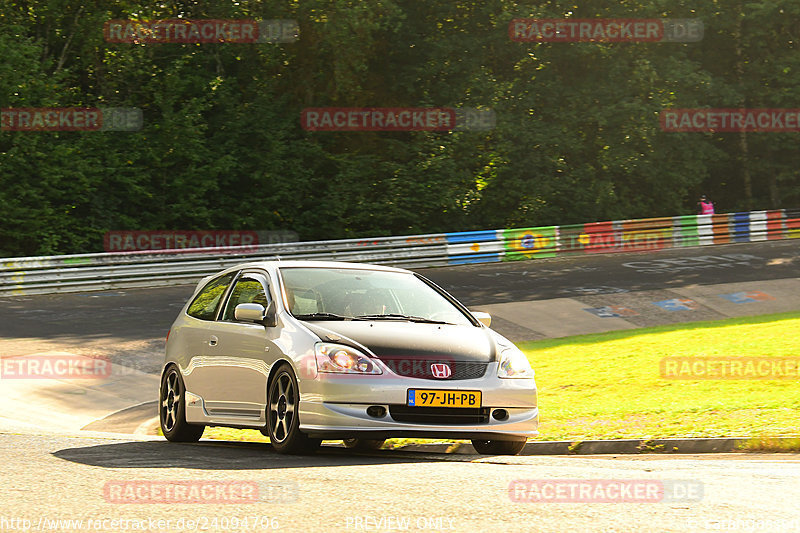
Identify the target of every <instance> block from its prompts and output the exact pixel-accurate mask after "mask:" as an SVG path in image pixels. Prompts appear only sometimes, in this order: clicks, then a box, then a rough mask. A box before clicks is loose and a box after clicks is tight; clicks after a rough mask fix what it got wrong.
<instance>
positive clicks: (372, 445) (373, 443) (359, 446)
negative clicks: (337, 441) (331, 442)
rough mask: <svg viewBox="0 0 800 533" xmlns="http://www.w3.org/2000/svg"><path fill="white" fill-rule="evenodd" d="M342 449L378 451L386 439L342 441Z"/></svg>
mask: <svg viewBox="0 0 800 533" xmlns="http://www.w3.org/2000/svg"><path fill="white" fill-rule="evenodd" d="M342 442H344V447H345V448H349V449H351V450H361V451H368V450H379V449H380V448H381V446H383V443H384V442H386V439H344V440H343V441H342Z"/></svg>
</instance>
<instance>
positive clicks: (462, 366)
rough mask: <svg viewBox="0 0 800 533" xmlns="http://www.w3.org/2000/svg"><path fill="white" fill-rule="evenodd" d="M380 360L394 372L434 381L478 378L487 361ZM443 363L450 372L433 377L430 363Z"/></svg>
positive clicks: (482, 372) (484, 372)
mask: <svg viewBox="0 0 800 533" xmlns="http://www.w3.org/2000/svg"><path fill="white" fill-rule="evenodd" d="M381 361H383V363H384V364H385V365H386V366H388V367H389V369H390V370H391V371H392V372H394V373H395V374H397V375H399V376H403V377H407V378H417V379H433V380H436V381H452V380H461V379H478V378H482V377H483V375H484V374H486V367H488V366H489V363H480V362H475V361H446V360H442V359H409V358H402V359H401V358H391V359H390V358H381ZM440 363H444V364H446V365H447V366H449V367H450V371H451V372H452V374H451V375H450V377H448V378H437V377H434V375H433V371H432V369H431V365H434V364H440Z"/></svg>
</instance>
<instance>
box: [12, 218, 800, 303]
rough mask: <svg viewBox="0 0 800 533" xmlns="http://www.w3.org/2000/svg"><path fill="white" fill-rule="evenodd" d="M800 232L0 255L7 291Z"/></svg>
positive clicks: (617, 249) (728, 223) (662, 232)
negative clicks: (295, 265)
mask: <svg viewBox="0 0 800 533" xmlns="http://www.w3.org/2000/svg"><path fill="white" fill-rule="evenodd" d="M787 238H791V239H796V238H800V209H783V210H773V211H751V212H746V213H725V214H719V215H681V216H675V217H661V218H646V219H637V220H615V221H609V222H589V223H585V224H569V225H564V226H542V227H530V228H505V229H496V230H483V231H465V232H457V233H440V234H429V235H407V236H396V237H373V238H362V239H342V240H336V241H316V242H307V241H305V242H291V243H280V244H266V245H260V244H259V245H253V244H251V245H249V246H230V241H228V242H227V244H229V246H225V247H217V248H213V249H208V248H206V249H204V248H185V249H183V248H182V249H171V250H144V251H127V252H114V253H101V254H81V255H62V256H48V257H14V258H8V259H4V260H0V296H2V295H20V294H48V293H55V292H79V291H92V290H104V289H116V288H125V287H154V286H159V285H177V284H181V283H194V282H196V281H197V280H199V279H200V278H202V277H204V276H206V275H208V274H211V273H214V272H217V271H219V270H221V269H222V268H225V267H228V266H232V265H235V264H237V263H242V262H245V261H255V260H273V259H313V260H327V261H331V260H332V261H350V262H359V263H377V264H384V265H395V266H399V267H407V268H423V267H432V266H444V265H463V264H472V263H493V262H498V261H518V260H529V259H543V258H548V257H556V256H563V255H573V254H607V253H628V252H645V251H651V250H661V249H665V248H679V247H685V246H711V245H719V244H729V243H739V242H757V241H766V240H776V239H787Z"/></svg>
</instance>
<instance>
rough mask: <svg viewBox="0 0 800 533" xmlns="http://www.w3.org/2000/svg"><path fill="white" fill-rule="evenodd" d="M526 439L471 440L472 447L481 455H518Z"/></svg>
mask: <svg viewBox="0 0 800 533" xmlns="http://www.w3.org/2000/svg"><path fill="white" fill-rule="evenodd" d="M526 442H528V439H517V440H479V439H473V440H472V447H473V448H475V451H476V452H478V453H480V454H483V455H518V454H519V452H521V451H522V450H523V449H524V448H525V443H526Z"/></svg>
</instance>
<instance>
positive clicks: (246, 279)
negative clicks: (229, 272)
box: [222, 276, 269, 321]
mask: <svg viewBox="0 0 800 533" xmlns="http://www.w3.org/2000/svg"><path fill="white" fill-rule="evenodd" d="M239 304H261V305H263V306H264V308H265V309H266V308H267V307H268V306H269V296H268V295H267V293H266V292H265V291H264V286H263V285H262V284H261V282H260V281H259V280H258V279H256V278H254V277H251V276H242V277H241V278H240V279H239V280H238V281H237V282H236V285H234V286H233V290H232V291H231V295H230V298H228V305H227V306H226V307H225V312H224V313H223V315H222V320H226V321H232V320H236V319H235V318H234V316H233V315H234V311H235V310H236V306H237V305H239Z"/></svg>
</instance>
